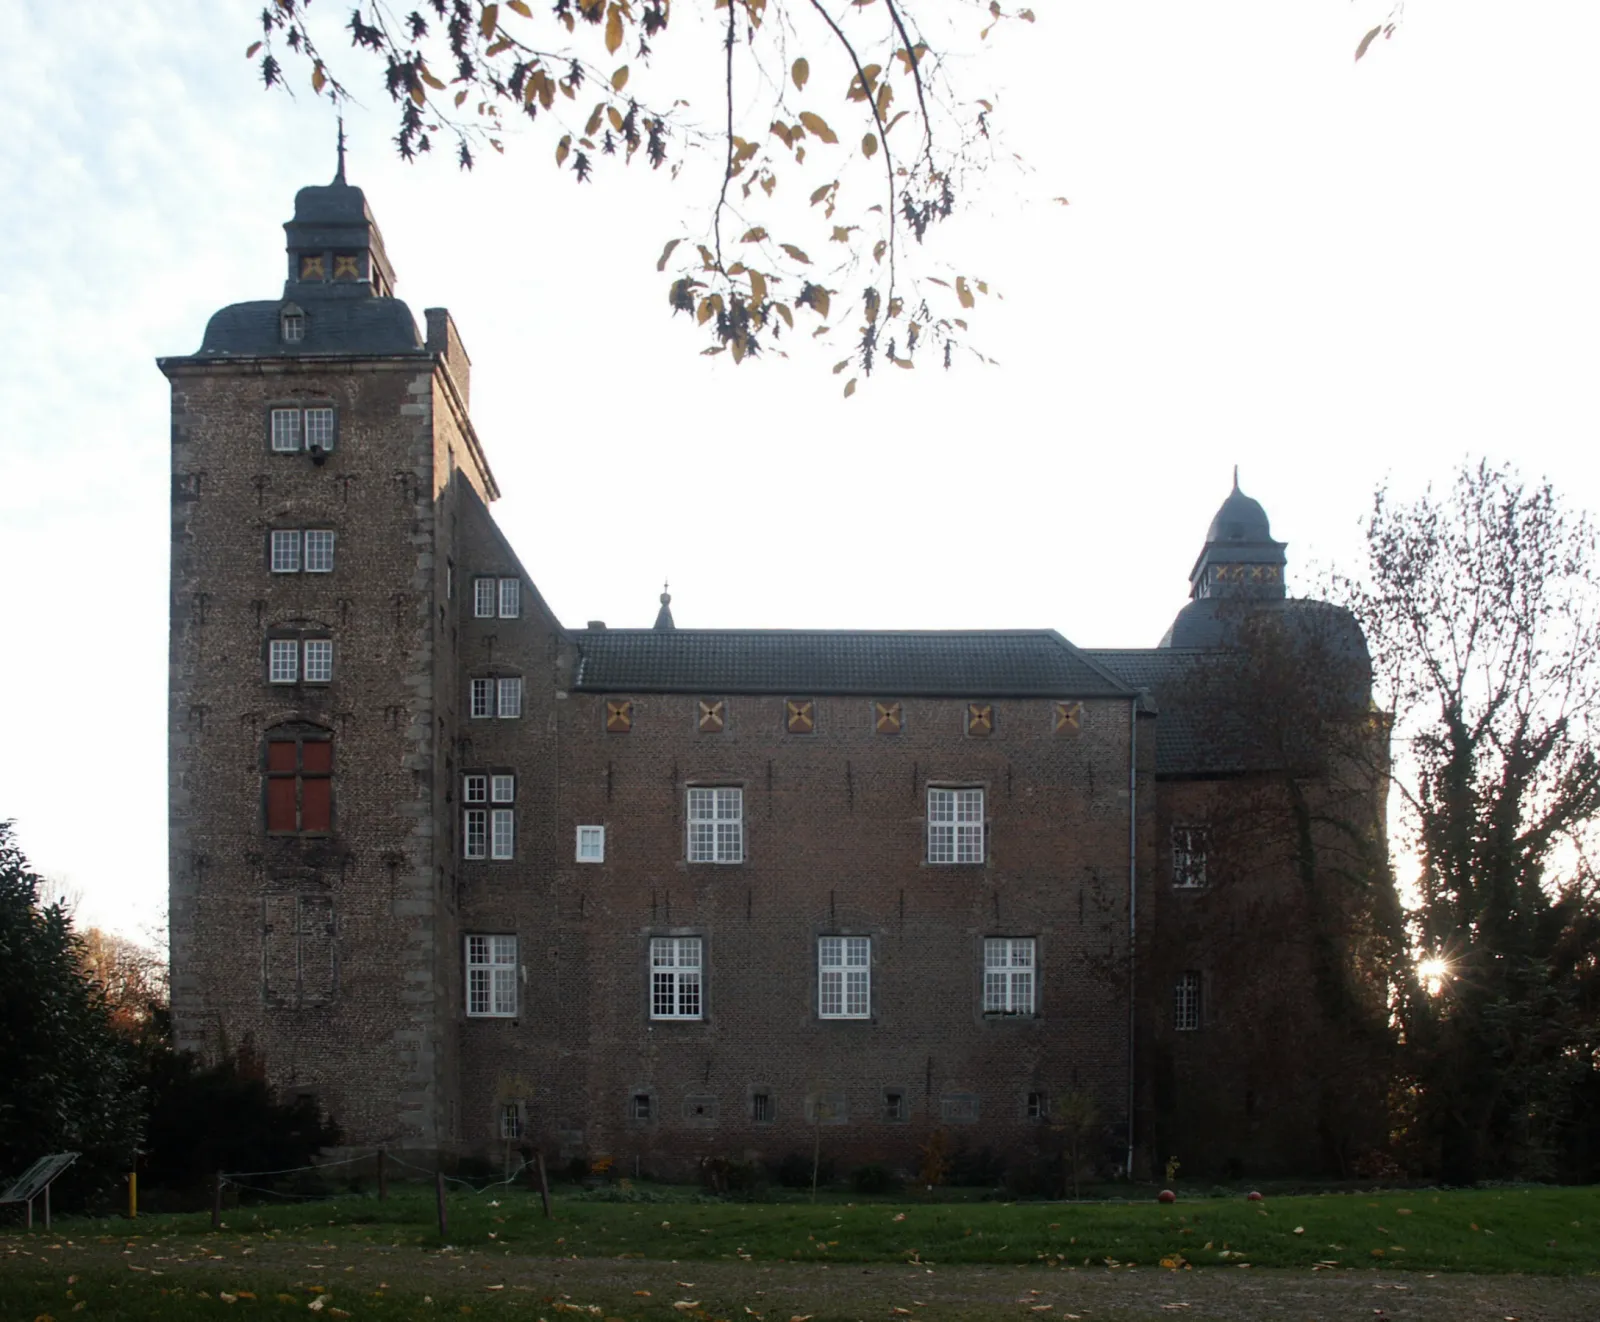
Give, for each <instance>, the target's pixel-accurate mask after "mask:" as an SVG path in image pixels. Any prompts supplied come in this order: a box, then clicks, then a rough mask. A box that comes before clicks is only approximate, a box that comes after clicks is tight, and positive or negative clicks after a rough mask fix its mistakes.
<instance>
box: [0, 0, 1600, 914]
mask: <svg viewBox="0 0 1600 1322" xmlns="http://www.w3.org/2000/svg"><path fill="white" fill-rule="evenodd" d="M323 3H324V4H325V5H327V6H328V7H329V8H330V9H336V8H337V6H334V5H332V3H331V0H323ZM933 3H934V0H921V7H923V8H926V7H928V6H930V5H932V4H933ZM258 8H259V5H258V4H256V3H254V0H252V2H251V3H245V2H244V0H147V2H146V3H137V2H135V0H125V2H124V3H121V4H118V5H115V6H106V5H101V6H94V7H93V12H92V14H91V13H89V12H88V11H85V10H84V9H83V8H82V7H81V6H72V5H63V4H59V3H55V2H54V0H23V3H22V5H21V12H20V14H19V13H17V12H16V4H15V0H13V4H12V5H11V6H8V18H9V22H8V25H7V34H6V40H5V41H4V43H3V44H0V78H3V81H4V85H5V86H6V87H7V89H8V91H9V93H10V97H9V103H10V106H11V109H10V111H9V112H8V117H9V119H10V124H9V127H8V131H7V132H6V133H5V134H4V135H0V242H3V244H4V248H3V252H0V299H3V306H4V307H5V309H6V310H7V314H8V315H6V316H5V317H4V318H0V399H3V401H4V404H5V416H6V426H5V429H4V432H3V433H0V434H3V438H4V439H3V440H0V554H3V556H4V564H5V566H6V569H5V573H4V575H3V577H0V612H3V613H0V622H3V623H0V627H3V629H4V635H5V640H6V645H5V646H4V647H3V648H0V692H4V693H5V694H6V695H7V697H8V698H9V712H8V720H7V722H6V728H7V733H8V736H9V738H8V743H9V748H8V749H7V755H6V756H5V757H4V758H3V759H0V818H5V817H13V818H15V819H16V821H17V827H18V832H19V835H20V838H21V842H22V844H23V846H24V847H25V848H26V849H27V851H28V852H29V854H30V855H31V856H32V859H33V861H34V863H35V865H36V866H37V867H38V868H39V869H40V870H41V871H43V872H45V873H46V874H49V875H52V876H55V877H59V878H63V879H64V880H66V881H67V882H68V883H69V884H70V885H72V886H74V887H76V888H77V889H78V890H80V891H81V893H82V895H83V900H82V909H81V911H80V912H81V916H82V918H83V919H84V921H86V922H91V923H98V924H102V925H109V926H113V927H116V928H119V929H121V930H123V931H126V932H128V933H130V934H134V935H137V934H139V933H140V932H141V931H143V930H146V929H148V928H150V927H152V926H154V925H157V924H159V923H160V922H161V921H162V918H163V914H164V909H165V888H166V776H165V750H166V734H165V714H166V708H165V685H166V647H167V537H168V526H169V523H168V495H169V480H168V473H169V453H168V418H167V414H168V396H167V387H166V382H165V381H164V380H163V378H162V377H161V375H160V373H159V372H158V371H157V370H156V368H155V365H154V359H155V358H156V357H157V356H158V355H164V354H181V353H188V352H192V351H193V350H194V349H196V348H197V347H198V345H199V343H200V336H201V333H202V331H203V329H204V326H205V322H206V318H207V317H208V316H209V315H210V314H211V312H213V311H214V310H215V309H216V308H218V307H220V306H222V305H224V304H226V303H230V302H234V301H238V300H243V299H252V298H275V297H277V296H278V293H279V290H280V288H281V282H282V275H283V261H282V246H283V231H282V229H281V225H282V222H283V221H284V220H286V219H288V217H289V216H290V214H291V212H292V206H293V197H294V192H295V190H296V189H297V188H299V187H300V186H302V185H304V184H307V183H325V182H327V180H328V178H329V177H330V176H331V173H332V167H333V150H332V144H333V123H332V113H331V111H329V110H328V108H327V107H326V106H325V105H324V104H320V103H318V102H316V101H314V100H313V99H312V98H311V97H309V96H306V95H302V96H301V97H300V98H299V99H298V100H294V101H291V100H289V99H287V98H285V97H284V96H282V95H281V94H267V93H265V92H263V91H262V90H261V89H260V87H259V85H258V84H257V83H256V82H255V81H254V79H253V75H252V69H251V67H250V66H248V65H246V64H245V62H244V61H243V59H242V54H243V50H244V47H245V46H246V45H247V44H248V43H249V41H251V40H252V39H253V37H254V35H255V21H254V18H253V15H254V13H255V12H256V11H257V9H258ZM684 8H688V6H686V5H683V4H682V3H681V0H680V10H682V9H684ZM1035 8H1036V10H1037V12H1038V14H1039V19H1040V21H1039V23H1038V24H1037V25H1036V27H1035V28H1033V29H1032V30H1029V31H1026V32H1023V33H1021V34H1020V38H1019V36H1018V35H1016V34H1009V33H1001V34H997V37H998V38H999V40H997V41H996V42H995V45H994V48H993V49H992V50H989V51H987V52H986V53H985V54H984V56H983V59H982V60H981V61H979V62H978V63H977V64H975V65H974V70H975V77H976V78H977V79H978V81H981V82H983V83H984V84H985V86H988V87H995V88H998V89H999V90H1000V91H1001V93H1002V95H1001V98H1000V109H1001V122H1002V123H1004V124H1005V125H1006V126H1007V131H1008V133H1009V135H1010V136H1009V145H1010V146H1013V147H1015V148H1016V150H1017V151H1018V152H1020V153H1021V154H1022V155H1023V157H1024V158H1025V159H1026V161H1027V163H1028V167H1029V169H1030V171H1031V173H1027V174H1023V173H1019V172H1007V171H1001V172H997V174H996V175H995V177H994V180H993V187H992V188H991V189H990V191H989V193H988V195H987V196H986V197H985V198H983V199H982V200H981V201H979V202H978V203H977V205H976V207H975V210H974V211H973V213H972V214H971V215H970V216H969V217H968V218H967V219H965V220H963V221H962V222H960V224H959V225H958V226H956V227H954V231H953V233H952V235H950V236H949V237H948V239H947V240H946V242H948V243H951V244H953V245H955V246H956V247H957V248H958V249H959V250H960V251H962V252H964V253H970V254H975V257H974V259H973V261H972V263H971V266H972V269H974V270H977V271H979V272H980V273H983V274H987V275H988V276H989V278H990V280H991V282H992V284H993V286H994V287H995V288H996V289H997V290H1000V291H1002V292H1003V293H1004V295H1005V301H1004V302H1003V303H992V304H989V305H986V306H985V307H983V308H982V309H981V311H982V317H981V320H980V322H979V323H978V326H977V330H978V333H979V337H980V341H981V344H982V347H983V348H984V349H985V350H986V351H987V352H988V353H990V354H991V355H992V356H993V357H995V358H996V359H998V360H999V364H1000V365H999V366H998V367H980V366H978V365H975V364H974V365H964V366H961V367H960V368H959V370H957V371H955V372H952V373H949V374H939V373H934V372H927V371H922V370H918V371H916V372H912V373H902V372H896V373H893V374H892V376H893V378H894V379H889V378H883V377H875V378H874V379H873V381H872V382H871V383H870V386H869V387H868V388H866V389H864V390H863V392H862V393H860V394H858V395H857V397H856V398H854V399H852V400H850V401H844V400H842V399H841V398H840V395H839V385H840V379H839V378H835V377H833V376H831V375H829V374H828V371H827V369H828V366H829V365H830V364H831V361H832V359H833V358H834V357H837V356H838V355H836V354H824V353H822V352H820V351H819V352H818V353H817V354H815V355H812V354H809V353H803V354H802V355H801V356H799V357H797V358H795V359H792V360H789V361H787V362H778V361H769V362H765V363H762V364H759V365H755V366H748V365H747V366H745V367H743V368H738V369H735V368H734V367H733V366H732V364H730V363H727V362H725V361H722V360H717V361H712V360H709V359H705V358H702V357H700V356H699V355H698V350H699V348H700V347H701V342H700V341H698V340H696V339H695V338H694V337H693V336H692V335H691V334H690V333H689V331H688V329H687V327H686V325H685V323H684V320H683V319H682V318H680V319H679V320H678V321H677V322H676V323H674V321H673V320H672V318H671V317H670V315H669V314H668V309H667V307H666V302H665V299H664V297H663V295H664V289H663V281H662V278H661V277H658V276H657V275H656V273H655V269H654V263H655V259H656V257H657V255H658V254H659V252H660V249H661V246H662V243H663V241H664V240H665V239H666V238H669V237H672V236H673V234H675V233H678V232H681V225H682V223H683V219H684V217H685V215H689V216H691V217H692V215H693V214H694V213H695V211H696V210H697V209H698V208H700V207H702V205H703V203H704V202H705V197H704V196H703V194H702V191H701V190H700V189H699V188H698V185H697V183H696V180H695V177H694V176H693V175H692V172H691V176H690V177H688V178H686V179H684V180H680V181H679V182H678V183H677V184H671V183H669V182H668V181H667V180H666V179H665V178H664V177H655V178H651V177H649V176H645V175H643V174H642V173H641V175H640V177H639V178H630V179H627V180H620V181H602V182H601V183H599V184H596V185H595V186H592V187H585V188H582V189H580V188H577V187H575V186H574V185H573V184H572V183H571V181H570V178H558V177H556V176H555V175H554V173H553V172H552V171H551V170H550V169H549V167H548V154H547V150H546V148H545V147H544V145H543V144H542V143H541V144H539V145H538V147H537V150H534V149H532V145H531V144H530V147H529V149H528V150H522V151H519V150H518V144H515V143H514V144H513V145H512V150H511V151H510V153H509V154H508V155H507V156H506V157H505V158H504V159H503V160H502V159H496V158H492V157H491V158H490V159H488V160H486V161H485V162H484V164H483V166H482V168H480V169H479V170H478V171H477V172H475V173H474V174H473V175H471V176H462V175H460V174H458V173H457V172H456V171H455V169H454V168H453V167H452V166H451V165H450V163H449V161H448V160H447V159H445V158H444V157H443V156H442V155H441V157H440V159H437V160H433V161H430V162H428V163H425V164H423V165H421V166H416V167H406V166H404V165H401V164H400V163H398V162H397V161H395V160H393V159H391V156H390V149H389V147H388V144H387V139H388V137H389V136H390V134H391V132H392V126H391V123H390V120H389V116H388V112H387V109H386V107H385V105H384V104H382V103H381V101H380V100H379V99H378V98H376V97H373V98H372V99H371V100H370V102H369V105H370V107H371V108H370V109H366V110H363V109H356V110H354V111H352V113H351V115H350V119H349V123H348V129H349V134H350V140H351V164H350V178H351V181H352V182H354V183H358V184H360V185H361V186H362V187H363V188H364V189H365V190H366V193H367V198H368V201H369V203H370V204H371V206H372V207H373V209H374V211H375V213H376V214H377V216H378V219H379V221H380V223H381V225H382V227H383V231H384V235H385V239H386V242H387V245H388V250H389V254H390V256H391V258H392V259H393V261H394V264H395V267H396V270H397V272H398V276H399V281H398V286H397V290H396V292H397V294H398V295H399V296H400V297H402V298H404V299H405V300H406V301H407V302H408V303H409V304H410V305H411V307H412V309H413V311H414V312H415V313H417V314H419V315H420V311H421V309H422V308H424V307H428V306H435V305H441V304H442V305H445V306H448V307H449V308H450V309H451V311H452V312H453V314H454V316H455V318H456V320H457V323H458V325H459V327H460V329H461V332H462V335H463V337H464V339H465V342H466V345H467V348H468V351H469V352H470V354H471V356H472V359H473V365H474V366H473V402H474V413H475V416H476V421H477V425H478V429H479V432H480V435H481V436H482V438H483V440H484V443H485V445H486V447H487V450H488V453H489V456H490V461H491V463H492V465H493V467H494V469H495V472H496V474H497V476H498V478H499V481H500V484H501V487H502V489H503V491H504V493H505V494H504V498H503V499H502V500H501V502H500V503H499V505H498V506H497V507H496V514H497V517H498V518H499V520H500V522H501V524H502V526H503V527H504V528H505V529H506V531H507V532H508V534H509V535H510V538H511V540H512V543H513V544H514V545H515V546H516V547H517V549H518V551H519V553H520V554H521V556H522V559H523V561H524V563H525V564H526V565H527V567H528V569H529V571H530V573H531V574H532V575H533V577H534V579H535V581H536V582H537V583H538V586H539V588H540V590H541V591H542V592H543V593H544V595H545V597H546V599H547V600H548V601H549V602H550V604H551V606H552V607H553V608H554V609H555V611H556V613H557V614H558V615H559V616H560V617H561V619H562V620H563V621H565V622H567V623H569V624H575V625H579V626H581V625H582V624H583V622H584V621H586V620H589V619H604V620H606V621H608V622H609V623H610V624H612V625H613V626H626V625H644V624H648V623H649V622H650V621H651V620H652V619H653V617H654V613H655V609H656V594H657V593H658V592H659V590H660V583H661V579H662V578H663V576H668V575H670V577H671V579H672V591H673V609H674V612H675V614H676V616H677V619H678V622H679V624H680V625H682V626H685V627H695V626H726V627H750V626H791V627H797V626H839V627H853V628H862V627H874V626H877V627H895V628H953V627H961V626H980V627H987V626H1014V627H1043V626H1049V627H1054V628H1058V629H1059V630H1061V632H1062V633H1064V634H1065V635H1066V636H1067V637H1068V638H1070V639H1072V640H1073V641H1074V642H1077V643H1080V644H1083V645H1086V646H1141V645H1150V644H1154V643H1155V642H1156V641H1157V640H1158V639H1159V638H1160V636H1161V634H1162V632H1163V631H1164V630H1165V628H1166V626H1167V624H1168V622H1169V621H1170V620H1171V617H1172V615H1173V614H1174V612H1175V611H1176V610H1177V609H1178V607H1179V606H1181V605H1182V603H1183V601H1184V599H1185V594H1186V592H1187V573H1188V570H1189V567H1190V565H1191V564H1192V562H1193V560H1194V557H1195V554H1196V553H1197V552H1198V550H1199V548H1200V543H1201V539H1202V537H1203V535H1204V532H1205V529H1206V525H1207V524H1208V522H1209V521H1210V518H1211V515H1212V514H1213V512H1214V511H1215V508H1216V506H1217V504H1218V503H1219V502H1220V501H1221V500H1222V498H1223V497H1224V496H1225V495H1226V493H1227V490H1228V486H1229V482H1230V476H1231V472H1232V466H1233V465H1234V464H1235V463H1237V464H1238V465H1239V466H1240V469H1241V473H1242V485H1243V486H1244V489H1245V490H1246V491H1248V492H1249V493H1250V494H1251V495H1253V496H1256V497H1257V498H1258V499H1260V500H1261V501H1262V502H1263V504H1264V505H1265V506H1266V508H1267V511H1268V513H1269V514H1270V515H1271V518H1272V524H1273V530H1274V533H1275V534H1276V535H1277V536H1278V537H1279V538H1281V539H1284V540H1286V541H1288V543H1289V557H1290V575H1291V577H1290V582H1291V588H1294V587H1296V586H1301V587H1303V586H1305V585H1307V584H1308V582H1309V573H1308V566H1310V565H1312V564H1313V563H1315V564H1318V565H1323V566H1326V565H1330V564H1335V563H1338V564H1347V565H1348V564H1351V563H1353V561H1354V560H1355V558H1356V556H1357V555H1358V553H1359V525H1360V520H1361V516H1362V514H1363V512H1364V510H1365V509H1366V507H1367V506H1368V504H1369V503H1370V500H1371V495H1372V492H1373V489H1374V488H1375V487H1376V486H1377V485H1379V484H1380V483H1384V482H1388V483H1390V484H1392V486H1393V487H1394V488H1396V489H1397V490H1398V491H1400V492H1403V493H1414V492H1416V491H1418V490H1420V489H1421V487H1422V486H1423V485H1424V484H1425V483H1426V482H1428V481H1429V480H1434V479H1439V478H1443V477H1445V476H1446V475H1447V474H1448V472H1449V470H1450V469H1451V468H1452V467H1453V466H1454V465H1456V464H1457V463H1458V462H1459V461H1460V460H1462V459H1463V458H1464V457H1465V456H1468V455H1479V454H1486V455H1489V456H1490V457H1493V458H1507V459H1512V460H1515V461H1516V462H1517V463H1518V464H1520V465H1521V466H1522V468H1523V470H1524V471H1525V472H1526V473H1528V474H1529V475H1546V476H1548V477H1550V478H1551V479H1552V480H1554V481H1555V483H1556V484H1557V486H1558V488H1559V489H1561V490H1562V491H1563V492H1564V493H1565V494H1566V496H1567V497H1568V498H1569V500H1570V501H1571V502H1572V503H1573V504H1576V505H1581V506H1587V507H1590V508H1593V507H1594V506H1595V505H1596V504H1597V501H1596V492H1597V481H1596V479H1597V475H1600V459H1597V457H1596V448H1595V437H1596V433H1597V421H1600V418H1597V414H1600V401H1597V399H1596V389H1595V382H1596V381H1597V379H1600V377H1597V374H1596V371H1595V366H1594V365H1595V362H1596V358H1597V350H1600V342H1597V341H1600V331H1597V323H1596V313H1595V308H1596V307H1597V306H1600V278H1597V276H1600V272H1597V264H1600V257H1597V252H1600V245H1597V244H1596V242H1595V237H1594V236H1595V234H1596V232H1597V228H1600V227H1597V220H1600V217H1597V215H1596V210H1597V207H1596V202H1597V197H1600V189H1597V185H1596V171H1595V149H1594V136H1595V132H1596V125H1597V124H1600V115H1597V110H1600V106H1597V104H1596V102H1597V100H1600V80H1597V79H1596V78H1595V77H1594V74H1593V70H1594V67H1595V64H1596V60H1597V58H1600V6H1597V5H1595V4H1593V3H1592V0H1590V2H1588V3H1584V2H1582V0H1571V2H1568V3H1556V2H1554V0H1548V2H1547V0H1520V3H1518V4H1517V5H1516V6H1514V7H1508V6H1507V5H1505V4H1504V3H1492V4H1491V3H1487V0H1482V2H1480V0H1410V3H1409V5H1408V7H1407V13H1406V19H1405V23H1404V26H1403V27H1402V28H1401V30H1400V32H1399V33H1398V35H1397V36H1396V37H1395V39H1394V40H1392V41H1389V42H1380V43H1379V44H1378V45H1377V46H1376V47H1375V48H1374V49H1373V51H1372V52H1371V54H1370V55H1369V56H1368V57H1367V58H1366V59H1364V60H1363V61H1362V62H1361V63H1360V64H1354V63H1353V62H1352V59H1351V55H1352V51H1353V49H1354V47H1355V44H1356V41H1357V40H1358V39H1359V37H1360V34H1361V33H1362V32H1363V31H1364V30H1365V29H1366V28H1367V27H1368V26H1370V25H1371V24H1372V23H1373V22H1375V21H1377V20H1378V19H1381V18H1382V17H1383V16H1384V14H1385V12H1386V11H1387V4H1386V3H1385V4H1379V5H1374V4H1370V3H1368V2H1367V0H1355V3H1351V0H1296V2H1295V3H1285V2H1284V0H1214V2H1213V3H1210V4H1204V5H1202V4H1195V3H1193V0H1150V2H1149V3H1134V2H1132V0H1117V3H1112V4H1106V3H1096V4H1090V3H1080V2H1079V0H1036V5H1035ZM675 23H676V20H675ZM1054 196H1066V197H1068V198H1069V199H1070V200H1071V205H1070V206H1069V207H1066V208H1062V207H1060V206H1055V205H1051V204H1050V203H1049V202H1048V201H1047V199H1048V198H1050V197H1054Z"/></svg>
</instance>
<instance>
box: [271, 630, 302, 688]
mask: <svg viewBox="0 0 1600 1322" xmlns="http://www.w3.org/2000/svg"><path fill="white" fill-rule="evenodd" d="M267 682H268V683H269V684H298V683H299V682H300V640H299V639H298V638H269V639H268V640H267Z"/></svg>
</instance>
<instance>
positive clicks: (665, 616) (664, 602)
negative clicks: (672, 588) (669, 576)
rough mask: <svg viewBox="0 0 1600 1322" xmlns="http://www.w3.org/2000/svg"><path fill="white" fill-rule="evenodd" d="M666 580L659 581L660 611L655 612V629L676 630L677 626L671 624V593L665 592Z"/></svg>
mask: <svg viewBox="0 0 1600 1322" xmlns="http://www.w3.org/2000/svg"><path fill="white" fill-rule="evenodd" d="M667 588H668V584H667V580H666V579H662V580H661V609H660V610H659V611H657V612H656V628H658V629H676V628H677V627H678V626H677V625H676V624H674V623H673V622H672V593H671V592H669V591H668V590H667Z"/></svg>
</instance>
